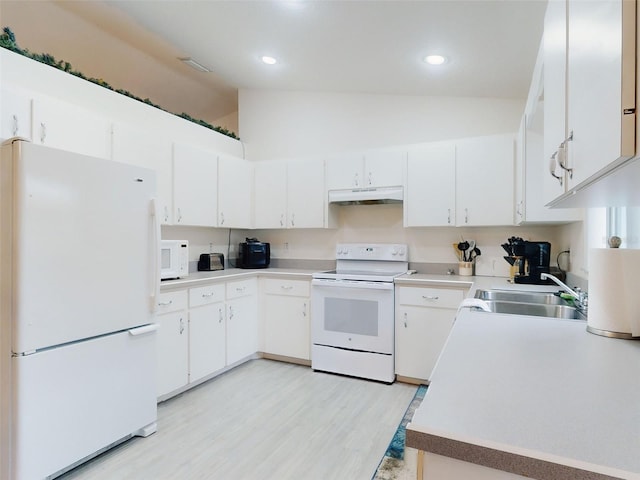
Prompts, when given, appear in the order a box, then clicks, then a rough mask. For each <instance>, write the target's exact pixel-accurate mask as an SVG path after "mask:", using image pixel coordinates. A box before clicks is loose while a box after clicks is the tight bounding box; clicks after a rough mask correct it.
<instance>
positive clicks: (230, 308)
mask: <svg viewBox="0 0 640 480" xmlns="http://www.w3.org/2000/svg"><path fill="white" fill-rule="evenodd" d="M232 318H233V307H232V306H231V305H229V320H231V319H232Z"/></svg>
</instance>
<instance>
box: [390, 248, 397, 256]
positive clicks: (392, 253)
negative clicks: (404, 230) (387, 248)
mask: <svg viewBox="0 0 640 480" xmlns="http://www.w3.org/2000/svg"><path fill="white" fill-rule="evenodd" d="M391 255H398V249H397V248H396V247H393V248H392V249H391Z"/></svg>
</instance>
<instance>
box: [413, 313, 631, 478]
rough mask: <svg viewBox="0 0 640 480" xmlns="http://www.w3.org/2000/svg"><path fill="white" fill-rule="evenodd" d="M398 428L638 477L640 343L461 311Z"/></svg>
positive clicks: (582, 327) (547, 321)
mask: <svg viewBox="0 0 640 480" xmlns="http://www.w3.org/2000/svg"><path fill="white" fill-rule="evenodd" d="M408 430H413V431H416V432H423V433H426V434H432V435H436V436H438V437H442V438H447V439H452V440H456V441H459V442H465V443H469V444H474V445H481V446H485V447H489V448H493V449H497V450H501V451H505V452H511V453H514V454H518V455H524V456H525V457H530V458H538V459H542V460H546V461H549V462H553V463H559V464H561V465H567V466H572V467H576V468H580V469H583V470H588V471H592V472H597V473H601V474H606V475H611V476H613V477H619V478H628V479H632V478H633V479H638V478H640V342H638V341H633V340H618V339H611V338H605V337H600V336H597V335H593V334H590V333H588V332H587V331H586V322H583V321H576V320H558V319H551V318H543V317H531V316H517V315H502V314H492V313H483V312H478V311H469V310H464V311H462V312H460V313H459V315H458V317H457V320H456V323H455V325H454V327H453V330H452V332H451V335H450V337H449V339H448V342H447V344H446V346H445V349H444V351H443V353H442V355H441V357H440V359H439V360H438V364H437V366H436V369H435V372H434V375H433V377H432V379H431V385H430V386H429V389H428V391H427V395H426V397H425V399H424V401H423V403H422V405H421V406H420V407H419V409H418V410H417V411H416V413H415V415H414V417H413V420H412V422H411V423H410V424H409V426H408Z"/></svg>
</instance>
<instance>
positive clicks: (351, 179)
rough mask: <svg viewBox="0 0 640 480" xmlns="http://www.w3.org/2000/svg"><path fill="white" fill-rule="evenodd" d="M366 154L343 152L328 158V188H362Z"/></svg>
mask: <svg viewBox="0 0 640 480" xmlns="http://www.w3.org/2000/svg"><path fill="white" fill-rule="evenodd" d="M363 176H364V155H363V154H362V153H352V154H343V155H339V156H334V157H332V158H331V159H330V160H327V190H340V189H345V188H362V187H363V186H364V183H363Z"/></svg>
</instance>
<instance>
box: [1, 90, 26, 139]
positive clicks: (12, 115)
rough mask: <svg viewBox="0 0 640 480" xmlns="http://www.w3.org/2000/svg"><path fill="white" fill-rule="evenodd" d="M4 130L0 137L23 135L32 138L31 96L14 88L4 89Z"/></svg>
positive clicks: (2, 113)
mask: <svg viewBox="0 0 640 480" xmlns="http://www.w3.org/2000/svg"><path fill="white" fill-rule="evenodd" d="M1 105H2V109H1V110H0V112H1V115H2V121H1V122H0V123H1V124H2V130H1V131H0V138H2V139H5V140H6V139H7V138H11V137H22V138H27V139H29V140H31V98H30V97H29V96H27V95H26V94H23V93H20V92H16V91H14V90H9V89H6V88H5V89H3V90H2V104H1Z"/></svg>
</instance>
